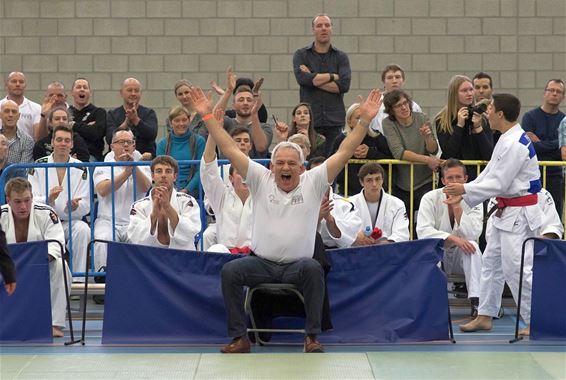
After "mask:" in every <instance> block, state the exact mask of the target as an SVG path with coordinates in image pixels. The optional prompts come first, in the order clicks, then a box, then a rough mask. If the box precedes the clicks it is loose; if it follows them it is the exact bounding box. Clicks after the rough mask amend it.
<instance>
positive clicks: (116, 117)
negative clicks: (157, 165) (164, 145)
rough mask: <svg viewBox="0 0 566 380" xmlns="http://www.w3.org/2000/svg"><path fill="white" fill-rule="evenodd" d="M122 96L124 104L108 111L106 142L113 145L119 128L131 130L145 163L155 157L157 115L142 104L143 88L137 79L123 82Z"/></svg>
mask: <svg viewBox="0 0 566 380" xmlns="http://www.w3.org/2000/svg"><path fill="white" fill-rule="evenodd" d="M120 96H121V97H122V100H123V104H122V105H121V106H120V107H117V108H114V109H112V110H110V111H108V114H107V118H106V126H107V127H106V142H107V143H108V145H110V144H112V133H113V132H114V130H115V129H117V128H130V129H131V130H132V131H133V132H134V137H135V138H136V146H137V150H138V151H139V152H140V153H141V154H142V156H143V159H144V161H149V160H151V158H152V157H154V156H155V138H156V137H157V129H158V127H157V115H156V113H155V111H154V110H153V109H151V108H147V107H144V106H142V105H141V104H140V99H141V96H142V88H141V84H140V82H139V81H138V80H137V79H135V78H128V79H126V80H124V82H122V87H121V88H120Z"/></svg>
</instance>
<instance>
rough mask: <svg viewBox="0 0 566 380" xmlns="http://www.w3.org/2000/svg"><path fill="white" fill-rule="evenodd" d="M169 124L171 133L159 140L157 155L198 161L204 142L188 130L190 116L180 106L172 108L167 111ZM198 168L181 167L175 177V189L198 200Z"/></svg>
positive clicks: (194, 166) (178, 159)
mask: <svg viewBox="0 0 566 380" xmlns="http://www.w3.org/2000/svg"><path fill="white" fill-rule="evenodd" d="M168 119H169V123H170V125H171V128H172V129H171V132H169V133H168V134H167V137H164V138H162V139H161V140H159V143H158V144H157V154H158V155H159V156H161V155H167V156H171V157H173V158H174V159H175V160H177V161H181V160H200V159H201V157H202V153H203V152H204V144H205V143H206V141H205V140H204V138H203V137H202V136H199V135H197V134H196V133H194V132H193V131H191V129H190V128H189V126H190V124H191V115H190V113H189V111H187V109H185V108H183V107H182V106H176V107H173V108H172V109H171V110H170V111H169V118H168ZM199 184H200V178H199V166H198V164H197V165H181V166H180V167H179V176H178V177H177V189H178V191H180V192H182V193H187V194H191V195H192V196H193V197H195V198H198V193H199Z"/></svg>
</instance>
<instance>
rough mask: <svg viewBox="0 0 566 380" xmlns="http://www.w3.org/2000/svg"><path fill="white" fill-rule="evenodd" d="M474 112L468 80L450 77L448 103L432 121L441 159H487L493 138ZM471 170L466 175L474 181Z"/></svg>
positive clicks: (464, 77) (476, 110) (462, 76)
mask: <svg viewBox="0 0 566 380" xmlns="http://www.w3.org/2000/svg"><path fill="white" fill-rule="evenodd" d="M477 108H478V107H474V86H473V84H472V81H471V80H470V78H468V77H466V76H464V75H455V76H453V77H452V78H451V79H450V82H449V83H448V101H447V103H446V105H445V106H444V107H443V108H442V109H441V110H440V112H439V113H438V114H437V115H436V117H435V118H434V122H435V126H436V133H437V136H438V142H439V144H440V149H442V156H441V157H442V158H443V159H448V158H457V159H459V160H489V159H490V158H491V153H492V152H493V134H492V132H491V129H490V128H489V124H488V122H487V119H486V118H485V117H483V116H482V115H481V112H479V111H478V109H477ZM470 169H472V170H470ZM473 169H474V168H468V173H469V174H471V175H472V176H473V177H475V173H476V171H475V170H473Z"/></svg>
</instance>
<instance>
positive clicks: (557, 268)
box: [530, 239, 566, 340]
mask: <svg viewBox="0 0 566 380" xmlns="http://www.w3.org/2000/svg"><path fill="white" fill-rule="evenodd" d="M560 300H562V301H560ZM565 301H566V242H565V241H562V240H549V239H536V240H535V243H534V257H533V292H532V301H531V335H530V339H533V340H541V339H545V340H566V302H565Z"/></svg>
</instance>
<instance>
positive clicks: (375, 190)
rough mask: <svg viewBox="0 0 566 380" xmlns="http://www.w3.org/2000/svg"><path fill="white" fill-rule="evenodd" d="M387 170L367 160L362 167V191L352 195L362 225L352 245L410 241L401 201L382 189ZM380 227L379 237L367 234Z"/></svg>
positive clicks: (351, 200)
mask: <svg viewBox="0 0 566 380" xmlns="http://www.w3.org/2000/svg"><path fill="white" fill-rule="evenodd" d="M384 174H385V172H384V170H383V168H382V167H381V165H379V164H376V163H374V162H368V163H366V164H364V165H362V167H361V168H360V171H359V172H358V178H359V180H360V184H361V185H362V187H363V188H362V191H360V192H359V193H358V194H356V195H354V196H352V197H350V202H352V203H353V204H354V207H355V208H356V210H357V213H358V215H359V217H360V218H361V220H362V228H361V229H360V230H359V231H358V234H357V237H356V240H355V241H354V243H353V245H374V244H387V243H395V242H400V241H408V240H409V219H408V218H407V211H406V209H405V204H404V203H403V201H402V200H400V199H399V198H397V197H394V196H393V195H391V194H388V193H387V192H385V190H383V177H384ZM374 228H379V229H380V230H381V231H382V236H381V238H379V239H375V238H374V237H371V236H368V235H370V234H369V233H368V232H371V231H373V230H374Z"/></svg>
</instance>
